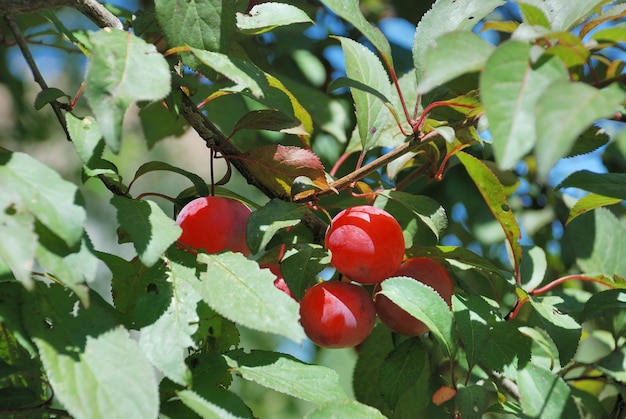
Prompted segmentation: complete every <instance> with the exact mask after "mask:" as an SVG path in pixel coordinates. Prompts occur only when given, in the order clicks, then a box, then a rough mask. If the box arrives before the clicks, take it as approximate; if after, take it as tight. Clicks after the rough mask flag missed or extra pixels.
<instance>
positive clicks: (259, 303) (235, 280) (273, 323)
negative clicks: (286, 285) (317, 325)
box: [194, 252, 305, 342]
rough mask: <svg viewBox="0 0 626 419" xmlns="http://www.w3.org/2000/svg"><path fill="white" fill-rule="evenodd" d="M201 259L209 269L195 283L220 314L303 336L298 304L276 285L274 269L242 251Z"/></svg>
mask: <svg viewBox="0 0 626 419" xmlns="http://www.w3.org/2000/svg"><path fill="white" fill-rule="evenodd" d="M198 260H199V262H201V263H204V264H206V265H207V270H206V272H202V273H201V274H200V281H198V282H194V287H195V288H196V290H197V291H198V293H199V294H200V295H201V297H202V300H204V301H205V302H206V303H207V304H208V305H209V306H210V307H211V308H213V309H214V310H215V311H217V312H218V313H219V314H221V315H222V316H224V317H226V318H227V319H230V320H232V321H234V322H236V323H238V324H240V325H242V326H245V327H248V328H250V329H254V330H259V331H262V332H269V333H275V334H277V335H280V336H285V337H287V338H289V339H291V340H293V341H295V342H300V341H302V339H304V337H305V335H304V331H303V329H302V326H300V324H299V323H298V320H299V318H300V315H299V313H298V312H299V306H298V304H297V303H296V302H295V301H294V300H293V299H291V298H290V297H289V296H287V294H285V293H284V292H282V291H280V290H279V289H277V288H276V287H275V286H274V275H273V274H272V273H271V272H269V271H268V270H266V269H258V265H257V264H256V262H253V261H250V260H247V259H246V258H245V257H244V256H243V255H241V254H240V253H229V252H227V253H222V254H218V255H207V254H200V255H198Z"/></svg>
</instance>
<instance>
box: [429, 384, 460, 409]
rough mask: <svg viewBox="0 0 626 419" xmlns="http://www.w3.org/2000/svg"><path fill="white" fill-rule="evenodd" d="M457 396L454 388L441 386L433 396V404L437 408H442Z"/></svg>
mask: <svg viewBox="0 0 626 419" xmlns="http://www.w3.org/2000/svg"><path fill="white" fill-rule="evenodd" d="M454 396H456V390H455V389H453V388H452V387H448V386H441V387H439V389H438V390H437V391H435V393H434V394H433V403H434V404H436V405H437V406H441V405H442V404H444V403H445V402H447V401H448V400H450V399H452V398H453V397H454Z"/></svg>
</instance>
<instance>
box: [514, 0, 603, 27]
mask: <svg viewBox="0 0 626 419" xmlns="http://www.w3.org/2000/svg"><path fill="white" fill-rule="evenodd" d="M608 2H609V1H608V0H572V1H568V2H567V3H562V2H561V1H559V0H524V3H526V4H527V5H530V6H534V7H535V8H536V9H538V10H539V11H541V12H543V15H544V17H545V19H546V20H547V22H549V23H550V28H551V29H552V30H555V31H566V30H569V29H571V28H573V27H574V26H575V25H577V24H578V23H580V22H581V21H582V20H584V19H585V18H587V17H589V16H590V15H591V14H592V13H593V12H594V11H595V9H596V8H597V7H598V6H600V5H602V4H605V3H608ZM543 19H544V18H542V21H543V22H544V23H545V21H544V20H543Z"/></svg>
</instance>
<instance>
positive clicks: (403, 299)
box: [380, 277, 456, 356]
mask: <svg viewBox="0 0 626 419" xmlns="http://www.w3.org/2000/svg"><path fill="white" fill-rule="evenodd" d="M381 287H382V290H381V291H380V292H381V293H382V294H383V295H385V296H386V297H388V298H389V299H390V300H391V301H393V302H394V303H395V304H397V305H398V306H399V307H400V308H402V309H403V310H404V311H406V312H407V313H409V314H410V315H411V316H413V317H415V318H416V319H418V320H420V321H421V322H423V323H424V324H425V325H426V326H427V327H428V329H430V332H431V333H432V334H433V336H434V337H435V339H436V340H437V342H438V343H439V345H440V346H441V349H442V350H443V351H444V353H445V354H446V355H447V356H453V355H454V353H455V352H456V340H455V338H454V335H453V316H452V312H451V311H450V307H448V305H447V304H446V302H445V301H444V300H443V298H441V296H440V295H439V294H438V293H437V292H436V291H435V290H433V289H432V288H430V287H429V286H427V285H424V284H422V283H421V282H419V281H416V280H415V279H413V278H408V277H394V278H389V279H386V280H385V281H383V282H382V283H381Z"/></svg>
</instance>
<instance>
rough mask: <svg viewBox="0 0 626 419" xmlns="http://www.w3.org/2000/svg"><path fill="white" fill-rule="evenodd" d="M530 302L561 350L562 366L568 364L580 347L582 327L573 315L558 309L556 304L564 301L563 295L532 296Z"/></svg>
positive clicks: (541, 322)
mask: <svg viewBox="0 0 626 419" xmlns="http://www.w3.org/2000/svg"><path fill="white" fill-rule="evenodd" d="M530 303H531V305H532V307H533V308H534V309H535V312H536V313H537V314H538V315H539V321H540V324H541V327H543V329H545V331H546V332H547V333H548V335H550V338H551V339H552V341H553V342H554V344H555V345H556V347H557V349H558V351H559V361H560V362H561V366H564V365H566V364H567V363H568V362H569V361H570V360H571V359H572V358H573V357H574V354H575V353H576V349H578V341H579V340H580V336H581V334H582V327H581V326H580V324H578V323H577V322H576V320H574V319H573V318H572V317H571V316H569V315H567V314H564V313H561V312H560V311H559V310H558V309H557V307H556V306H557V305H559V304H561V303H563V299H562V298H561V297H556V296H548V297H538V298H531V299H530Z"/></svg>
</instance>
